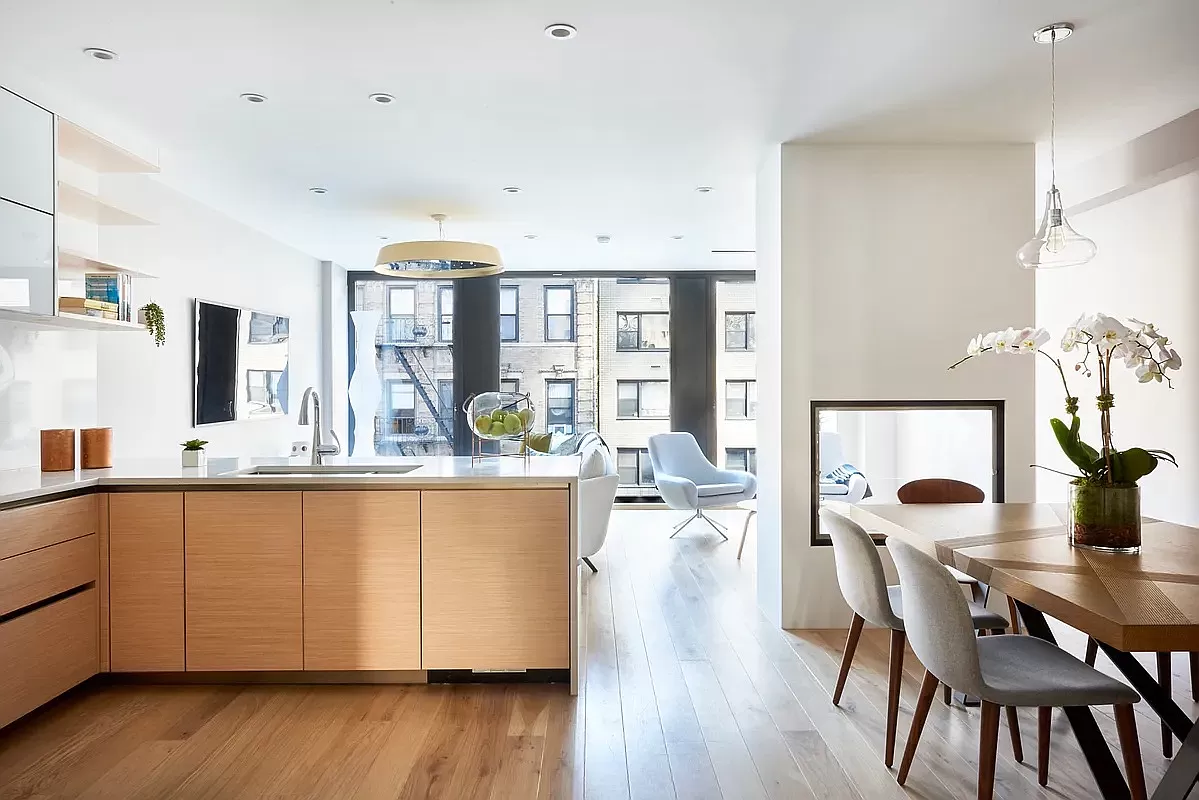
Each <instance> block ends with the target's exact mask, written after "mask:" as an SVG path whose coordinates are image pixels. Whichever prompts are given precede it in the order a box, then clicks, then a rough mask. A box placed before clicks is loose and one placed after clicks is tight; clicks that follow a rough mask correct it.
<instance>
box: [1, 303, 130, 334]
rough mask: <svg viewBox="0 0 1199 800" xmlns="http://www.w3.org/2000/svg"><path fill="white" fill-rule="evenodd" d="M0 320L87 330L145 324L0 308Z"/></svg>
mask: <svg viewBox="0 0 1199 800" xmlns="http://www.w3.org/2000/svg"><path fill="white" fill-rule="evenodd" d="M0 320H8V321H11V322H20V323H23V324H25V325H29V326H31V327H35V328H69V329H74V330H87V331H144V330H146V326H145V325H139V324H137V323H136V322H120V321H118V320H115V319H104V318H102V317H88V316H84V315H83V314H62V313H60V314H55V315H53V316H49V315H44V314H26V313H23V312H21V311H9V310H7V309H2V308H0Z"/></svg>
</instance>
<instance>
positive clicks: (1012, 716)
mask: <svg viewBox="0 0 1199 800" xmlns="http://www.w3.org/2000/svg"><path fill="white" fill-rule="evenodd" d="M1007 729H1008V733H1009V734H1011V737H1012V758H1014V759H1016V763H1017V764H1023V763H1024V743H1023V742H1022V741H1020V717H1019V715H1017V714H1016V707H1015V706H1008V707H1007Z"/></svg>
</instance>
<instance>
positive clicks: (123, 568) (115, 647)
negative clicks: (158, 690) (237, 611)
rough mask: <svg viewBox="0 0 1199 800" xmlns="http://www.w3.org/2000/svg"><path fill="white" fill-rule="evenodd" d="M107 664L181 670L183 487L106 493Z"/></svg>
mask: <svg viewBox="0 0 1199 800" xmlns="http://www.w3.org/2000/svg"><path fill="white" fill-rule="evenodd" d="M108 559H109V563H108V575H109V607H110V611H109V648H110V650H109V653H110V661H109V668H110V669H111V670H112V671H113V672H154V671H163V672H167V671H182V670H183V668H184V647H183V620H184V611H183V602H184V598H183V493H182V492H137V493H130V494H124V493H114V494H112V495H110V496H109V497H108Z"/></svg>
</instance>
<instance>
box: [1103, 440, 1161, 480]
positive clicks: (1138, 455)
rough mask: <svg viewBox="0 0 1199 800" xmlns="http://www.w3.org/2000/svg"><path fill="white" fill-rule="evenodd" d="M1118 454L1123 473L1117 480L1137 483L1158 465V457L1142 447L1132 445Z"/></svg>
mask: <svg viewBox="0 0 1199 800" xmlns="http://www.w3.org/2000/svg"><path fill="white" fill-rule="evenodd" d="M1118 455H1119V456H1120V465H1121V469H1122V472H1123V474H1122V475H1121V476H1120V477H1118V478H1116V480H1118V481H1121V482H1127V483H1136V482H1137V481H1139V480H1140V479H1141V478H1143V477H1145V476H1146V475H1148V474H1149V473H1150V472H1153V470H1154V469H1156V467H1157V458H1156V457H1155V456H1154V455H1153V454H1152V453H1150V452H1149V451H1148V450H1142V449H1141V448H1140V447H1130V448H1128V449H1127V450H1124V451H1123V452H1121V453H1119V454H1118ZM1113 477H1115V476H1113Z"/></svg>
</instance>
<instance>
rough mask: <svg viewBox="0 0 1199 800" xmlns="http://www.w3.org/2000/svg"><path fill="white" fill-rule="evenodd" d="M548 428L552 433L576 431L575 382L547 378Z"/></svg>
mask: <svg viewBox="0 0 1199 800" xmlns="http://www.w3.org/2000/svg"><path fill="white" fill-rule="evenodd" d="M545 398H546V402H545V405H546V429H547V430H548V431H550V432H551V433H554V432H558V433H574V431H575V382H574V381H573V380H556V379H555V380H547V381H546V382H545Z"/></svg>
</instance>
